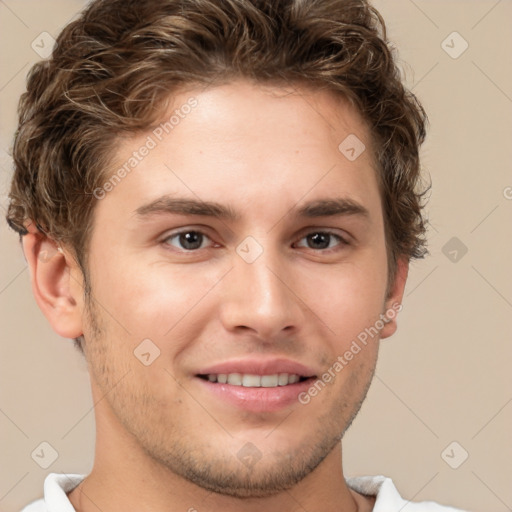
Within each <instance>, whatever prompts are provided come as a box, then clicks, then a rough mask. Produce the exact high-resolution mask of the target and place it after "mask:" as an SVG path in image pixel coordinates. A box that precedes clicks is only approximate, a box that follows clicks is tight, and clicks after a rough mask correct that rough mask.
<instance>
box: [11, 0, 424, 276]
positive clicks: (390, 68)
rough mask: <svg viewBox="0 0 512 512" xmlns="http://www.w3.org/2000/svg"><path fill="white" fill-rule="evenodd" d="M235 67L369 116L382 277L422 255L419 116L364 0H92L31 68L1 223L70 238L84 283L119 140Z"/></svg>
mask: <svg viewBox="0 0 512 512" xmlns="http://www.w3.org/2000/svg"><path fill="white" fill-rule="evenodd" d="M235 78H246V79H250V80H254V81H256V82H260V83H261V82H265V83H276V84H284V85H290V84H292V85H293V84H299V83H300V84H306V85H308V86H310V87H312V88H318V89H326V90H329V91H332V92H334V93H337V94H340V95H341V96H343V97H345V98H347V99H348V100H349V101H351V102H352V103H353V104H354V105H355V106H356V107H357V109H358V111H359V112H360V114H361V115H362V117H363V118H364V119H365V121H366V122H367V124H368V125H369V127H370V131H371V134H372V148H373V151H374V156H375V160H376V162H377V165H378V167H379V169H378V170H377V175H378V179H379V185H380V189H381V196H382V202H383V210H384V211H383V214H384V221H385V230H386V245H387V250H388V267H389V272H388V275H389V277H388V281H389V282H391V281H392V278H393V277H394V275H395V270H396V262H397V259H398V257H400V256H406V257H407V258H421V257H423V256H424V255H425V253H426V252H427V251H426V246H425V240H424V235H425V224H424V220H423V217H422V208H423V205H422V198H423V195H424V194H425V192H426V190H419V185H421V176H420V164H419V146H420V145H421V143H422V142H423V140H424V137H425V124H426V115H425V112H424V110H423V108H422V107H421V105H420V103H419V102H418V100H417V99H416V97H415V96H414V95H413V94H412V93H411V92H410V91H408V90H407V89H406V88H405V87H404V85H403V84H402V80H401V76H400V72H399V70H398V67H397V65H396V63H395V60H394V56H393V49H392V47H391V45H390V44H389V42H388V40H387V36H386V28H385V24H384V21H383V19H382V17H381V16H380V14H379V13H378V12H377V11H376V10H375V9H374V8H373V7H372V6H371V5H369V3H368V2H367V1H365V0H307V1H306V0H251V1H249V0H96V1H94V2H93V3H92V4H90V5H89V7H88V8H87V9H86V10H85V11H84V12H83V13H82V15H81V17H80V18H79V19H77V20H76V21H73V22H72V23H70V24H69V25H68V26H66V27H65V28H64V30H63V31H62V33H61V34H60V36H59V37H58V39H57V46H56V48H55V49H54V51H53V54H52V56H51V58H50V59H48V60H44V61H41V62H38V63H37V64H36V65H34V66H33V68H32V69H31V71H30V74H29V77H28V82H27V91H26V92H25V93H24V94H23V95H22V97H21V99H20V104H19V126H18V130H17V132H16V135H15V140H14V148H13V158H14V166H15V170H14V177H13V180H12V187H11V191H10V204H9V209H8V213H7V221H8V222H9V225H10V226H11V227H12V228H13V229H15V230H16V231H18V233H20V235H23V234H25V233H26V229H25V228H24V225H23V224H24V222H26V221H27V220H28V219H30V220H32V221H34V222H36V225H37V226H38V227H39V228H40V230H41V231H43V232H44V233H46V235H47V236H48V237H50V238H52V239H54V240H57V241H59V242H61V243H64V244H67V245H68V246H69V247H70V248H72V249H73V251H74V253H75V255H76V258H77V261H78V263H79V264H80V267H81V269H82V271H83V273H84V277H85V278H86V282H87V247H88V240H89V239H90V229H91V225H92V217H93V210H94V205H95V201H96V199H95V197H94V195H93V194H92V191H93V190H95V189H96V188H97V187H98V186H99V185H100V183H101V182H102V180H104V178H105V176H104V175H105V170H106V169H107V168H108V164H109V157H110V155H111V153H112V151H111V148H112V147H113V146H114V143H115V140H116V139H117V138H119V137H122V136H123V135H126V134H133V133H136V132H139V131H141V130H144V129H147V128H149V127H150V126H151V125H152V124H153V123H154V122H155V121H157V120H158V119H159V118H160V117H161V116H162V108H163V107H164V106H165V102H166V101H168V99H169V94H170V93H172V92H173V91H176V90H177V89H178V88H179V87H183V86H187V85H189V84H217V83H222V82H228V81H229V80H231V79H235ZM340 142H341V141H340ZM427 190H428V188H427Z"/></svg>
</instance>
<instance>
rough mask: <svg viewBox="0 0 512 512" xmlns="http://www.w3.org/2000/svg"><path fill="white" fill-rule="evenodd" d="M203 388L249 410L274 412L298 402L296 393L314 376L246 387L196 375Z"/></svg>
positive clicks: (304, 388) (303, 389) (306, 386)
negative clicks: (284, 382) (300, 380)
mask: <svg viewBox="0 0 512 512" xmlns="http://www.w3.org/2000/svg"><path fill="white" fill-rule="evenodd" d="M196 379H197V380H198V381H199V382H200V383H201V384H202V385H203V386H204V387H205V389H206V390H207V391H208V392H210V393H213V394H214V395H217V396H218V397H219V398H221V399H222V400H224V401H226V402H228V403H230V404H232V405H234V406H235V407H238V408H239V409H243V410H246V411H251V412H275V411H280V410H282V409H284V408H286V407H289V406H291V405H292V404H295V403H299V401H298V398H297V397H298V395H299V394H300V393H302V392H304V391H306V390H307V389H308V388H309V387H310V386H311V384H312V383H313V382H314V380H315V378H314V377H311V378H309V379H307V380H304V381H302V382H296V383H295V384H288V385H286V386H277V387H274V388H263V387H259V388H246V387H244V386H233V385H232V384H220V383H218V382H210V381H208V380H205V379H201V378H199V377H196Z"/></svg>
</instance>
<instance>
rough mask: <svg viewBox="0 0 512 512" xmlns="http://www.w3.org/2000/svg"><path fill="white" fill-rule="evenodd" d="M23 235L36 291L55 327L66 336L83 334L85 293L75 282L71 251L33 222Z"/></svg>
mask: <svg viewBox="0 0 512 512" xmlns="http://www.w3.org/2000/svg"><path fill="white" fill-rule="evenodd" d="M27 229H28V233H27V234H26V235H24V236H23V239H22V243H23V252H24V254H25V258H26V260H27V263H28V266H29V269H30V281H31V285H32V292H33V293H34V297H35V299H36V302H37V304H38V306H39V308H40V309H41V311H42V312H43V314H44V315H45V317H46V318H47V319H48V321H49V322H50V324H51V326H52V327H53V329H54V331H55V332H56V333H57V334H59V335H60V336H62V337H64V338H76V337H78V336H80V335H81V334H82V321H81V303H82V300H81V296H80V294H79V293H77V288H79V286H78V287H77V284H78V283H76V284H75V283H73V282H72V280H73V279H76V278H74V277H73V275H72V272H74V273H75V274H76V270H77V269H76V264H75V263H74V260H73V258H72V257H71V255H69V254H66V252H65V251H64V250H62V249H60V248H59V246H58V245H57V244H56V243H55V242H54V241H53V240H51V239H50V238H48V237H47V236H46V235H44V233H41V232H40V231H39V230H37V228H36V227H35V225H34V224H33V223H32V224H31V225H30V226H29V227H28V228H27Z"/></svg>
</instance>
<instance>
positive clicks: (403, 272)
mask: <svg viewBox="0 0 512 512" xmlns="http://www.w3.org/2000/svg"><path fill="white" fill-rule="evenodd" d="M408 273H409V260H408V259H407V258H406V257H402V258H399V259H398V261H397V267H396V272H395V279H394V281H393V283H392V285H391V287H390V290H389V293H388V297H387V298H386V302H385V310H384V311H383V315H385V316H386V317H387V320H386V321H385V325H384V327H383V328H382V330H381V332H380V337H381V339H384V338H389V336H392V335H393V334H394V333H395V332H396V330H397V327H398V324H397V316H398V313H399V312H400V311H401V310H402V298H403V295H404V290H405V284H406V282H407V275H408Z"/></svg>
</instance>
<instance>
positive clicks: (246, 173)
mask: <svg viewBox="0 0 512 512" xmlns="http://www.w3.org/2000/svg"><path fill="white" fill-rule="evenodd" d="M173 101H174V103H173V106H172V108H171V109H170V110H169V112H167V113H166V114H165V116H163V121H168V124H167V125H160V126H157V127H155V129H152V130H148V131H147V132H146V133H143V134H140V135H138V136H137V137H132V138H130V139H124V140H122V141H121V142H120V143H119V145H118V146H117V147H116V153H115V159H114V160H115V162H114V165H113V167H112V169H111V172H110V173H111V174H112V173H115V172H117V176H118V178H119V179H117V178H115V179H113V180H111V181H110V182H109V183H110V185H106V186H105V187H104V188H103V189H102V190H97V192H96V195H97V196H98V197H101V199H99V200H98V202H97V205H96V207H95V216H94V225H93V232H92V238H91V244H90V253H89V263H88V267H89V274H90V280H91V287H92V297H93V299H92V301H91V304H90V308H89V309H88V310H87V309H86V308H85V306H84V310H83V332H84V335H85V339H86V343H85V352H86V357H87V360H88V364H89V368H90V373H91V379H92V384H93V389H95V390H96V392H97V393H98V396H104V399H103V400H102V402H101V403H100V404H98V406H97V412H96V414H97V420H99V421H104V422H108V424H109V428H110V429H111V430H115V429H117V430H119V431H120V432H121V431H123V432H127V433H129V434H130V439H132V440H133V442H134V443H135V444H136V445H137V446H138V447H140V448H141V451H143V452H144V453H145V454H146V456H148V457H150V458H151V460H152V461H154V462H155V463H157V464H159V465H161V466H163V467H165V468H168V469H169V470H171V471H173V472H174V473H177V474H179V475H181V476H184V477H185V478H187V479H188V480H190V481H192V482H195V483H197V484H198V485H200V486H202V487H203V488H206V489H209V490H213V491H215V492H219V493H223V494H229V495H233V496H248V495H251V496H264V495H270V494H273V493H275V492H277V491H279V490H281V489H285V488H289V487H290V486H292V485H293V484H295V483H297V482H298V481H300V480H301V479H302V478H303V477H304V476H306V475H307V474H308V473H310V472H311V471H312V470H313V469H314V468H316V467H317V466H318V465H319V464H320V463H321V462H322V461H323V460H324V459H325V458H326V457H327V456H328V454H330V453H331V452H332V450H333V449H334V448H335V447H337V445H338V441H339V440H340V439H341V437H342V435H343V432H344V431H345V429H346V428H347V427H348V425H349V424H350V423H351V421H352V419H353V418H354V416H355V415H356V413H357V411H358V410H359V407H360V405H361V402H362V401H363V399H364V397H365V395H366V392H367V390H368V387H369V384H370V381H371V378H372V375H373V371H374V368H375V363H376V358H377V351H378V338H379V335H375V334H374V335H373V337H372V336H368V329H370V328H372V327H373V329H374V330H373V331H370V332H372V333H374V331H375V329H376V328H377V330H381V331H382V326H383V322H382V319H381V318H382V317H381V316H380V315H381V314H382V313H384V312H385V311H386V309H389V308H390V307H391V303H390V302H389V298H388V297H386V286H387V270H388V269H387V258H386V245H385V239H384V224H383V216H382V205H381V199H380V196H379V190H378V184H377V179H376V172H375V169H374V166H373V164H372V158H371V154H370V149H371V148H370V141H369V134H368V131H367V129H366V127H365V125H364V124H363V122H362V120H361V118H360V117H359V115H358V114H357V112H356V111H355V110H353V109H352V108H350V107H349V105H348V104H346V103H344V102H342V101H341V100H339V99H336V98H335V97H333V96H331V95H330V94H328V93H324V92H318V91H316V92H312V91H306V90H300V94H299V93H296V92H294V91H290V90H285V89H281V88H268V87H267V88H264V87H262V86H256V85H251V84H249V83H246V82H234V83H230V84H227V85H223V86H217V87H215V88H210V89H206V90H201V89H190V90H187V91H182V92H180V93H179V94H178V95H177V96H175V97H174V99H173ZM185 105H189V107H190V108H189V107H185ZM176 110H177V111H178V112H177V113H175V115H174V119H172V118H171V116H172V115H173V112H174V111H176ZM170 119H171V121H170V122H169V120H170ZM350 134H355V135H356V136H357V138H358V139H359V140H360V141H362V142H363V143H364V144H365V146H366V150H365V151H363V152H362V153H361V154H360V155H359V156H358V157H357V158H355V159H354V158H347V156H346V155H347V152H346V151H345V153H343V152H341V151H340V150H339V149H338V146H339V145H340V143H341V142H342V141H344V139H346V137H347V136H349V135H350ZM349 140H350V139H349ZM143 147H146V148H147V150H144V149H142V148H143ZM361 147H362V146H357V148H356V154H357V153H358V152H359V150H360V148H361ZM348 155H349V156H351V157H353V156H354V155H353V152H350V150H349V152H348ZM131 158H132V159H134V160H130V159H131ZM125 164H126V165H125ZM123 166H125V167H124V169H125V171H126V172H124V173H123V172H122V171H120V172H119V171H118V170H119V169H122V168H123ZM105 181H107V180H105ZM198 203H202V204H198ZM205 203H208V204H205ZM210 203H212V204H210ZM213 203H215V204H213ZM386 299H388V300H386ZM365 329H367V331H365ZM383 329H384V330H385V329H386V327H384V328H383ZM364 332H366V333H367V334H366V343H363V341H362V339H364V337H365V336H364V334H362V333H364ZM380 335H383V332H380ZM384 335H386V334H385V332H384ZM354 343H355V345H354ZM356 346H357V347H359V350H357V348H356ZM347 352H350V353H351V354H352V357H349V355H347ZM326 375H327V376H326ZM329 375H330V378H329ZM241 384H242V385H241ZM315 390H316V391H315ZM98 416H101V418H99V417H98Z"/></svg>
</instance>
